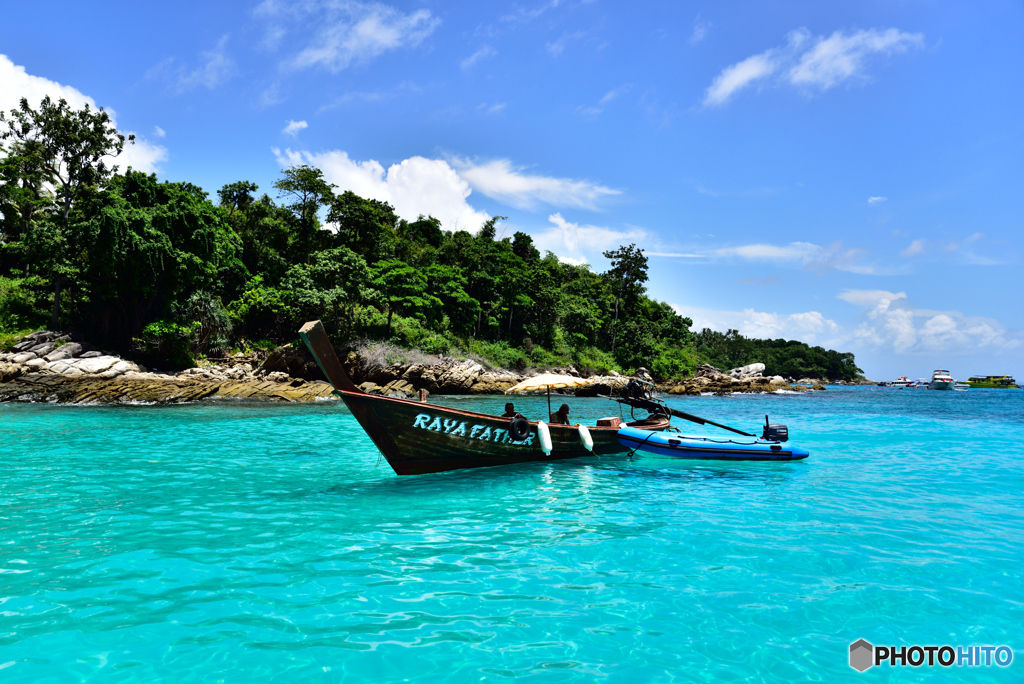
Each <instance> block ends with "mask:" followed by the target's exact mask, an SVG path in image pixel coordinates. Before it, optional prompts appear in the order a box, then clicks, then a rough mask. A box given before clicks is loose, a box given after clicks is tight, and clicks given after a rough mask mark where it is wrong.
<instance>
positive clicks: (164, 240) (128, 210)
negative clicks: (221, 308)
mask: <svg viewBox="0 0 1024 684" xmlns="http://www.w3.org/2000/svg"><path fill="white" fill-rule="evenodd" d="M83 213H84V214H85V215H86V216H87V217H88V220H87V221H85V222H84V223H83V224H82V226H81V231H80V232H81V233H82V234H84V235H87V236H88V241H87V243H88V249H86V250H85V254H86V255H87V257H88V260H87V262H86V267H85V268H84V269H83V278H84V281H85V285H86V286H87V287H88V292H89V299H90V316H89V317H88V322H89V326H90V327H92V328H93V330H94V332H96V333H97V334H98V335H99V338H100V339H111V340H112V341H113V342H115V343H116V344H124V343H126V341H127V340H129V339H131V338H133V337H136V336H138V334H139V331H140V330H141V329H142V327H143V326H144V325H145V324H146V323H147V322H149V321H152V320H155V319H168V318H169V317H170V316H171V314H172V313H173V311H172V309H173V307H174V305H175V304H176V303H179V302H180V303H184V302H185V301H186V300H187V299H188V298H189V297H191V296H192V295H193V293H195V292H197V291H199V290H205V291H207V292H210V293H211V294H213V295H216V294H218V293H219V292H220V291H222V290H223V288H224V273H225V272H226V271H228V270H230V269H238V271H239V272H240V273H241V274H242V275H243V276H244V273H245V269H244V267H243V266H242V265H241V263H240V262H239V261H238V254H239V251H240V241H239V239H238V236H237V235H236V234H235V233H234V231H233V230H231V227H230V226H229V225H228V224H227V223H226V222H225V220H224V214H223V213H222V212H221V211H220V210H219V209H217V208H216V207H215V206H213V204H212V203H211V202H210V201H209V199H207V196H206V193H205V192H203V191H202V189H201V188H199V187H197V186H195V185H192V184H191V183H166V182H165V183H158V182H157V179H156V176H155V175H146V174H144V173H139V172H135V171H129V172H127V173H125V174H124V175H123V176H117V177H115V178H113V179H112V180H111V182H110V187H109V189H108V190H106V191H104V192H102V193H97V194H96V195H95V196H93V197H92V198H90V199H89V201H88V202H87V203H86V204H85V205H84V206H83Z"/></svg>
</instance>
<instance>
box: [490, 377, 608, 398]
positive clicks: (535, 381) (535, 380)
mask: <svg viewBox="0 0 1024 684" xmlns="http://www.w3.org/2000/svg"><path fill="white" fill-rule="evenodd" d="M593 384H594V381H593V380H590V379H588V378H577V377H573V376H572V375H557V374H555V373H543V374H541V375H535V376H533V377H532V378H527V379H526V380H523V381H522V382H521V383H519V384H518V385H515V386H513V387H509V388H508V389H507V390H505V394H508V393H509V392H533V391H537V390H543V389H546V390H553V389H562V388H564V387H582V386H584V385H593Z"/></svg>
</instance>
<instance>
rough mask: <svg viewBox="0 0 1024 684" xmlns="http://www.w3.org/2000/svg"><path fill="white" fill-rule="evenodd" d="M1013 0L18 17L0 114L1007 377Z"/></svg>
mask: <svg viewBox="0 0 1024 684" xmlns="http://www.w3.org/2000/svg"><path fill="white" fill-rule="evenodd" d="M1022 36H1024V9H1022V6H1021V4H1020V3H1018V2H998V1H995V2H987V3H951V2H924V1H920V2H915V1H912V0H907V1H903V2H892V1H886V2H856V3H854V2H838V3H821V2H796V1H794V2H727V3H721V2H719V3H712V2H678V3H629V4H625V3H611V2H607V1H605V0H592V1H589V2H578V1H577V2H573V1H568V0H562V1H557V0H551V1H549V2H541V1H539V0H538V1H537V2H521V3H516V2H508V3H506V2H495V3H461V4H456V3H439V2H431V1H427V2H391V3H383V4H381V3H358V2H327V1H323V0H308V1H305V2H286V1H284V0H272V1H270V0H268V1H266V2H223V3H173V4H172V3H163V4H159V5H158V4H155V3H98V2H92V3H73V2H56V3H22V4H20V5H12V6H10V7H7V8H5V20H4V22H3V23H2V25H0V55H2V56H0V107H3V108H4V109H8V108H10V107H11V106H13V104H14V103H15V102H16V101H17V98H19V97H21V96H28V97H30V98H38V97H41V96H42V94H44V93H49V94H52V95H56V94H61V95H63V96H64V97H67V98H68V99H69V100H70V101H72V102H73V103H77V104H81V103H83V102H86V101H89V102H93V103H95V104H98V105H102V106H105V107H107V108H108V109H111V110H113V111H114V113H115V118H116V121H117V124H118V126H119V127H120V128H121V129H122V130H125V131H134V132H135V133H136V134H137V135H138V136H139V139H140V143H139V144H138V145H136V146H135V147H134V148H131V149H130V150H129V151H128V152H127V153H126V154H125V155H124V158H123V159H122V160H120V161H121V163H122V164H128V163H130V164H132V165H133V166H134V167H135V168H141V169H146V170H153V171H156V172H157V173H158V174H159V175H160V177H161V178H164V179H168V180H188V181H191V182H194V183H196V184H198V185H201V186H202V187H204V188H205V189H206V190H207V191H209V192H211V193H214V192H215V191H216V190H217V188H219V187H220V186H221V185H223V184H224V183H227V182H231V181H235V180H241V179H248V180H252V181H254V182H256V183H258V184H259V185H260V186H261V190H265V191H269V192H272V189H271V187H270V185H271V183H272V182H273V180H274V179H275V178H276V176H277V174H278V172H279V170H280V168H281V167H282V165H287V164H290V163H296V162H304V163H311V164H316V165H318V166H320V167H321V168H323V169H324V171H325V173H326V174H327V175H328V177H329V178H330V179H331V180H332V181H333V182H334V183H336V184H338V185H339V187H341V188H343V189H352V190H353V191H355V192H357V193H359V194H362V195H365V196H373V197H377V198H379V199H385V200H388V201H390V202H391V203H392V204H393V205H394V206H395V207H396V209H397V210H398V212H399V214H400V215H402V216H404V217H407V218H415V216H416V215H418V214H420V213H423V214H428V213H429V214H433V215H435V216H437V217H439V218H441V219H442V220H443V221H444V222H445V224H446V226H448V227H456V226H457V227H461V228H466V229H469V230H475V229H476V228H477V227H478V226H479V224H480V222H481V221H482V220H484V219H485V218H486V217H488V216H494V215H502V216H508V217H509V220H508V224H509V227H508V231H509V233H511V231H513V230H524V231H526V232H529V233H530V234H532V235H533V236H534V238H535V240H536V242H537V243H538V245H539V246H540V247H541V248H544V249H551V250H552V251H554V252H555V253H557V254H559V255H560V256H562V257H564V258H566V259H572V260H575V261H584V260H585V261H587V262H588V263H591V264H593V266H594V267H595V268H596V269H598V270H603V269H604V268H605V267H606V263H605V261H604V259H603V258H602V257H601V254H600V253H601V251H602V250H603V249H608V248H610V247H614V246H616V245H618V244H622V243H628V242H636V243H638V244H639V245H640V246H642V247H643V248H645V249H646V251H647V253H648V254H649V255H650V256H651V282H650V292H651V294H652V295H653V296H655V297H657V298H659V299H661V300H664V301H667V302H670V303H672V304H673V305H675V306H676V307H677V308H678V310H679V311H680V312H681V313H684V314H685V315H689V316H691V317H692V318H693V319H694V321H695V323H696V326H695V327H700V326H703V325H708V326H711V327H715V328H718V329H721V330H725V329H727V328H728V327H733V328H738V329H740V330H741V331H742V332H744V333H745V334H751V335H756V336H764V337H787V338H797V339H802V340H805V341H808V342H812V343H815V344H822V345H825V346H830V347H834V348H838V349H842V350H846V351H853V352H855V353H856V355H857V359H858V362H859V365H861V367H862V368H864V369H865V371H866V372H867V374H868V376H869V377H872V378H891V377H892V376H895V375H896V374H908V375H911V376H912V377H917V376H923V375H926V374H929V373H930V371H931V370H932V369H933V368H936V367H940V366H941V367H944V368H949V369H950V370H951V371H952V372H953V375H954V376H955V377H957V378H964V379H965V378H966V377H967V376H968V375H970V374H974V373H1003V372H1009V373H1014V374H1016V375H1017V376H1018V378H1020V377H1021V376H1024V363H1022V359H1024V332H1022V329H1024V324H1022V322H1021V319H1022V313H1024V307H1022V304H1021V297H1020V294H1019V293H1020V290H1021V284H1022V282H1024V278H1022V276H1021V257H1022V246H1024V245H1022V237H1021V235H1022V230H1021V228H1022V217H1024V116H1022V115H1021V112H1024V85H1022V84H1024V81H1022V79H1021V77H1020V69H1021V66H1022V65H1024V40H1022V38H1021V37H1022Z"/></svg>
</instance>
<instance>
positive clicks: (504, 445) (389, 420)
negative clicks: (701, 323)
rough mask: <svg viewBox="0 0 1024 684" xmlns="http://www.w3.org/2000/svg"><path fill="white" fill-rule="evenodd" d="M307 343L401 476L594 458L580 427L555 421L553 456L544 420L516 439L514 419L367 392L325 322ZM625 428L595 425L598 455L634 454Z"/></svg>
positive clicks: (661, 419) (658, 417) (651, 423)
mask: <svg viewBox="0 0 1024 684" xmlns="http://www.w3.org/2000/svg"><path fill="white" fill-rule="evenodd" d="M299 336H300V337H301V338H302V340H303V341H304V342H305V343H306V346H307V347H308V348H309V351H310V352H311V353H312V354H313V358H315V359H316V361H317V363H318V364H319V365H320V369H321V370H322V371H323V372H324V375H326V376H327V379H328V380H329V381H330V383H331V384H332V385H334V390H335V394H337V395H338V396H340V397H341V399H342V401H344V402H345V405H346V406H348V408H349V410H351V411H352V415H353V416H355V419H356V420H357V421H359V424H360V425H361V426H362V428H363V429H364V430H366V434H367V435H369V436H370V439H371V440H373V443H374V444H375V445H376V446H377V448H378V449H379V450H380V452H381V454H383V456H384V458H386V459H387V461H388V464H389V465H390V466H391V468H392V469H393V470H394V471H395V473H396V474H398V475H420V474H423V473H439V472H443V471H446V470H461V469H463V468H484V467H488V466H499V465H511V464H513V463H527V462H530V461H554V460H561V459H564V458H575V457H577V456H589V455H591V452H590V451H588V450H587V449H586V447H585V446H584V445H583V441H582V439H581V436H580V431H579V428H578V427H577V426H576V425H549V426H548V429H549V431H550V434H551V447H552V448H551V453H550V454H546V453H544V451H543V450H542V449H541V444H540V439H539V436H538V428H537V422H536V421H529V426H530V428H529V435H528V436H527V437H526V438H525V439H524V440H522V441H514V440H513V439H512V438H511V437H510V435H509V426H510V423H511V421H510V420H509V419H508V418H502V417H500V416H492V415H488V414H485V413H476V412H473V411H463V410H460V409H453V408H448V407H444V406H436V405H433V404H426V403H421V402H418V401H410V400H408V399H393V398H391V397H381V396H376V395H373V394H367V393H366V392H363V391H362V390H360V389H359V388H358V387H356V385H355V383H353V382H352V379H351V378H349V376H348V374H347V373H346V372H345V369H344V367H342V365H341V363H340V362H339V361H338V357H337V355H336V354H335V353H334V347H332V346H331V342H330V340H329V339H328V338H327V333H326V331H324V328H323V325H321V323H320V321H311V322H309V323H306V324H305V325H303V326H302V328H301V329H300V330H299ZM670 420H671V419H670V418H669V416H667V415H664V414H661V413H652V414H651V415H650V416H649V417H648V418H645V419H643V420H637V421H633V422H630V423H627V425H629V426H630V427H637V428H644V429H648V430H663V429H665V428H667V427H668V426H669V421H670ZM618 428H619V426H618V425H607V426H605V425H601V426H588V429H589V431H590V436H591V439H592V440H593V443H594V450H593V454H595V455H598V456H604V455H608V454H619V453H627V452H628V451H629V449H628V448H626V447H624V446H622V445H621V444H620V443H619V439H618Z"/></svg>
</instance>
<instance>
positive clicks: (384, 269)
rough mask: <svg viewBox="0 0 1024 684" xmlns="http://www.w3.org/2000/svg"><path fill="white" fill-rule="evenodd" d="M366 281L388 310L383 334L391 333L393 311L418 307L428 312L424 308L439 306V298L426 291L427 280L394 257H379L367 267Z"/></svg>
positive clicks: (422, 311)
mask: <svg viewBox="0 0 1024 684" xmlns="http://www.w3.org/2000/svg"><path fill="white" fill-rule="evenodd" d="M370 278H371V279H370V283H371V286H372V287H373V289H374V290H375V291H376V292H377V293H378V296H379V297H380V299H381V301H382V302H383V304H384V306H385V307H386V308H387V311H388V327H387V334H388V337H389V338H390V337H391V319H392V317H393V315H394V313H395V311H396V310H397V311H399V312H401V313H404V312H406V311H408V310H410V309H414V310H415V309H418V310H419V311H420V313H428V312H427V311H425V310H426V309H428V308H431V307H435V306H440V304H441V302H440V301H439V300H438V299H437V298H436V297H434V296H433V295H430V294H428V293H427V291H426V289H427V281H426V279H425V278H424V277H423V274H422V273H420V272H419V271H417V270H416V269H415V268H413V267H412V266H410V265H409V264H407V263H405V262H404V261H398V260H397V259H389V260H386V261H380V262H378V263H376V264H374V265H373V268H372V269H370Z"/></svg>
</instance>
